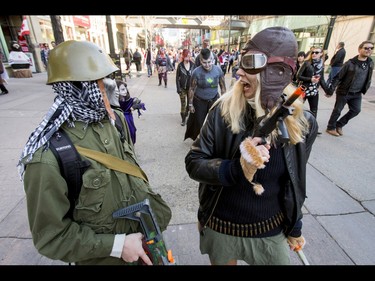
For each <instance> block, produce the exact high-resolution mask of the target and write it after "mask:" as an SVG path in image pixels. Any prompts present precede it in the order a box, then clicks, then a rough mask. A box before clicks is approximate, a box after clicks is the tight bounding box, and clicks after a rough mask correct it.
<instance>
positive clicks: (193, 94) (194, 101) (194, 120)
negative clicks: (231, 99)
mask: <svg viewBox="0 0 375 281" xmlns="http://www.w3.org/2000/svg"><path fill="white" fill-rule="evenodd" d="M199 58H200V62H201V66H198V67H196V68H194V71H193V73H192V76H191V79H190V88H189V94H188V99H189V112H190V114H189V119H188V121H187V125H186V132H185V138H184V140H186V139H188V138H191V139H192V140H195V139H196V138H197V136H198V135H199V131H200V129H201V128H202V125H203V122H204V120H205V118H206V115H207V113H208V110H209V109H210V107H211V106H212V104H213V103H214V102H215V101H216V100H217V99H218V98H219V97H220V95H222V94H224V93H225V92H226V91H227V89H226V86H225V79H224V73H223V71H222V70H221V68H220V66H218V65H216V64H214V63H213V62H212V59H213V57H212V55H211V51H210V50H209V49H207V48H206V49H202V50H201V53H200V55H199ZM219 87H220V91H221V93H219Z"/></svg>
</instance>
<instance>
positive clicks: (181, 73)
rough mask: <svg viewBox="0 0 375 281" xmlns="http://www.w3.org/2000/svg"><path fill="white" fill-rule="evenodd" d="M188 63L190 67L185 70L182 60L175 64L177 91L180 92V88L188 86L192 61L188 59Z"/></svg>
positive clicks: (185, 88) (192, 67)
mask: <svg viewBox="0 0 375 281" xmlns="http://www.w3.org/2000/svg"><path fill="white" fill-rule="evenodd" d="M189 63H190V69H189V71H188V70H186V68H185V65H184V62H183V61H182V62H180V63H179V64H178V65H177V71H176V88H177V93H181V90H182V89H184V90H187V89H189V88H190V77H191V73H192V72H193V70H194V63H193V62H191V61H189Z"/></svg>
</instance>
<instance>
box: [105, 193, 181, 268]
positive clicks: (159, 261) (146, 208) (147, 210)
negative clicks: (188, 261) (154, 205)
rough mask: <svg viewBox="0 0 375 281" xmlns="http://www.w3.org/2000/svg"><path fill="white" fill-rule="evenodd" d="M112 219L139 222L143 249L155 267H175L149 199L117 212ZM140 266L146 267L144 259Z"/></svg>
mask: <svg viewBox="0 0 375 281" xmlns="http://www.w3.org/2000/svg"><path fill="white" fill-rule="evenodd" d="M112 217H113V218H124V219H131V220H136V221H139V223H140V225H141V227H142V230H143V234H144V238H143V240H142V245H143V249H144V250H145V252H146V254H147V255H148V257H149V258H150V260H151V261H152V263H153V265H175V261H174V258H173V256H172V251H171V250H167V248H166V246H165V243H164V240H163V237H162V234H161V231H160V228H159V225H158V224H157V222H156V218H155V216H154V213H153V212H152V209H151V206H150V201H149V200H148V199H145V200H143V201H142V202H140V203H137V204H134V205H130V206H128V207H126V208H123V209H120V210H117V211H116V212H114V213H113V214H112ZM138 264H141V265H144V264H145V263H144V262H143V260H142V259H139V261H138Z"/></svg>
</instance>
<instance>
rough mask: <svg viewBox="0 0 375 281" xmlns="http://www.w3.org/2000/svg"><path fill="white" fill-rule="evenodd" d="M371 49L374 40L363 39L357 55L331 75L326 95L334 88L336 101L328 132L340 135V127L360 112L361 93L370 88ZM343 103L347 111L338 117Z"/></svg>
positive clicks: (372, 65) (371, 69) (341, 133)
mask: <svg viewBox="0 0 375 281" xmlns="http://www.w3.org/2000/svg"><path fill="white" fill-rule="evenodd" d="M373 50H374V42H372V41H363V42H362V43H361V44H359V46H358V55H356V56H355V57H353V58H351V59H349V60H348V61H346V62H345V63H344V65H343V67H342V68H341V70H340V71H339V73H338V74H337V75H336V76H334V77H333V79H332V82H331V86H330V88H329V93H328V95H327V97H331V96H332V95H333V93H334V91H335V90H336V102H335V105H334V108H333V110H332V113H331V116H330V118H329V121H328V125H327V130H326V132H327V133H328V134H330V135H332V136H335V137H339V136H342V135H343V134H344V133H343V129H342V128H343V127H344V126H345V125H347V124H348V123H349V121H350V120H351V119H353V118H354V117H356V116H357V115H358V114H359V113H360V112H361V106H362V95H364V94H366V92H367V90H368V89H369V88H370V85H371V80H372V73H373V71H374V61H373V60H372V59H371V54H372V52H373ZM345 105H348V107H349V111H348V112H347V113H346V114H345V115H343V116H341V118H340V119H339V117H340V115H341V112H342V110H343V109H344V107H345Z"/></svg>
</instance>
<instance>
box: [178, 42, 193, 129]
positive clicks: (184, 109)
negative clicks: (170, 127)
mask: <svg viewBox="0 0 375 281" xmlns="http://www.w3.org/2000/svg"><path fill="white" fill-rule="evenodd" d="M193 70H194V63H193V62H192V61H191V58H190V52H189V50H188V49H184V50H183V51H182V55H181V61H180V63H179V64H178V65H177V71H176V88H177V94H179V96H180V104H181V107H180V115H181V126H185V124H186V118H187V116H188V114H189V106H188V93H189V88H190V78H191V74H192V72H193Z"/></svg>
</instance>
